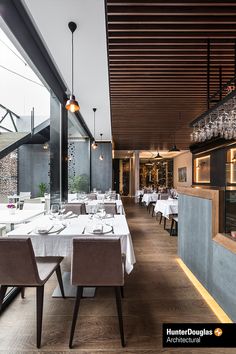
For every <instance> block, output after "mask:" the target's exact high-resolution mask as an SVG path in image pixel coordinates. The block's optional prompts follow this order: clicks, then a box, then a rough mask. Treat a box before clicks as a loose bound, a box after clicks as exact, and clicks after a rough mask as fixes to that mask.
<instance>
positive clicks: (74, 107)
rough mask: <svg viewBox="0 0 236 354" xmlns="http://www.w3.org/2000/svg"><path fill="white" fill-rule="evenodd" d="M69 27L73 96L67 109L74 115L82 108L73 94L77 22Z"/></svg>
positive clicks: (71, 23) (68, 101)
mask: <svg viewBox="0 0 236 354" xmlns="http://www.w3.org/2000/svg"><path fill="white" fill-rule="evenodd" d="M68 27H69V29H70V31H71V34H72V42H71V83H72V85H71V86H72V87H71V89H72V90H71V95H70V97H69V99H68V100H67V102H66V105H65V108H66V109H67V110H68V111H70V112H72V113H74V112H76V111H79V109H80V106H79V104H78V102H77V101H76V99H75V96H74V94H73V92H74V36H73V34H74V32H75V30H76V28H77V25H76V23H75V22H69V23H68Z"/></svg>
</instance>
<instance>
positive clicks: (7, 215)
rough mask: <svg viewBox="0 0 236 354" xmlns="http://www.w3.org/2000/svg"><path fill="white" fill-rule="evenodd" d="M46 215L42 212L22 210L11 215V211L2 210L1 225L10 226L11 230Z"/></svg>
mask: <svg viewBox="0 0 236 354" xmlns="http://www.w3.org/2000/svg"><path fill="white" fill-rule="evenodd" d="M42 214H44V211H42V210H20V209H16V208H15V209H14V214H11V211H10V209H8V208H6V210H0V224H6V225H10V226H11V229H13V228H14V226H15V225H17V224H22V223H25V222H28V221H29V220H30V219H32V218H35V217H37V216H39V215H42Z"/></svg>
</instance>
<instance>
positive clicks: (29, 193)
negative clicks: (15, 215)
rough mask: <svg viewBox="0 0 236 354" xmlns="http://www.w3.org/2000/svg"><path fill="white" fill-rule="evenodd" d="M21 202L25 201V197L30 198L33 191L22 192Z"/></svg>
mask: <svg viewBox="0 0 236 354" xmlns="http://www.w3.org/2000/svg"><path fill="white" fill-rule="evenodd" d="M19 196H20V202H22V201H24V200H25V199H30V197H31V192H20V195H19Z"/></svg>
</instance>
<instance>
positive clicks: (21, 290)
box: [20, 286, 25, 299]
mask: <svg viewBox="0 0 236 354" xmlns="http://www.w3.org/2000/svg"><path fill="white" fill-rule="evenodd" d="M20 294H21V298H22V299H24V298H25V287H24V286H22V288H21V289H20Z"/></svg>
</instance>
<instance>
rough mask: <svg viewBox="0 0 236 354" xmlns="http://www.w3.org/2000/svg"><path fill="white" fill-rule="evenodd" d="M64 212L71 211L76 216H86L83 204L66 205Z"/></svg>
mask: <svg viewBox="0 0 236 354" xmlns="http://www.w3.org/2000/svg"><path fill="white" fill-rule="evenodd" d="M65 209H66V210H65V212H66V213H67V212H68V211H72V213H74V214H76V215H81V214H86V209H85V204H84V203H67V204H66V205H65Z"/></svg>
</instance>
